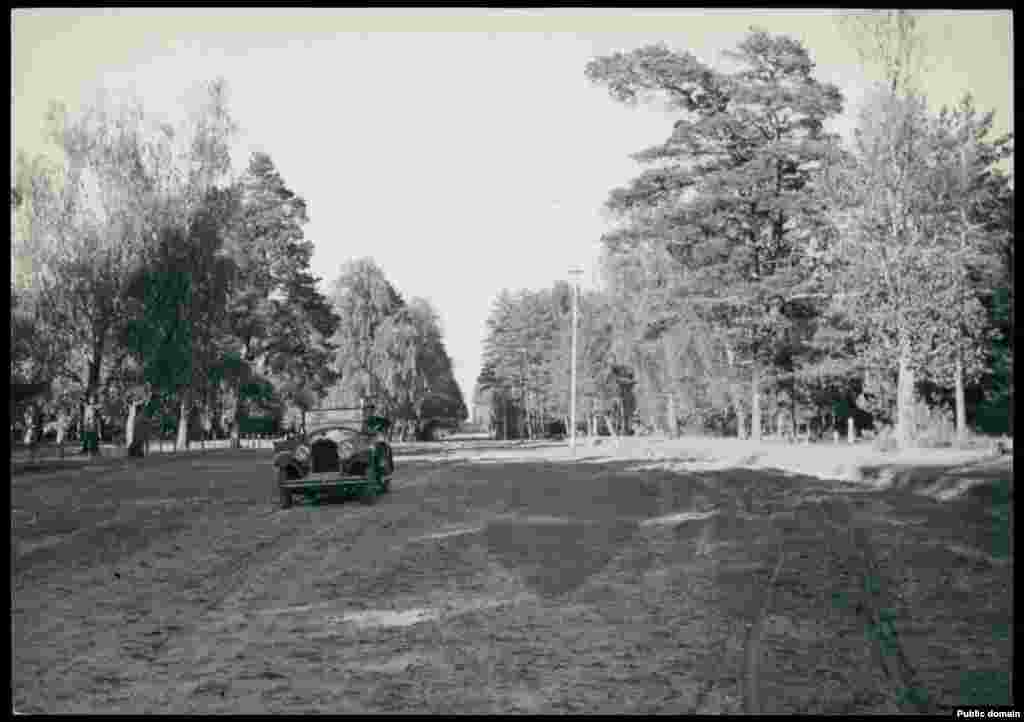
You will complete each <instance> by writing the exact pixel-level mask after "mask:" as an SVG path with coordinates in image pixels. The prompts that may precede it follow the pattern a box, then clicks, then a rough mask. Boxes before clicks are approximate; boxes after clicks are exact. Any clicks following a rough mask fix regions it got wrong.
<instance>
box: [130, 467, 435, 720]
mask: <svg viewBox="0 0 1024 722" xmlns="http://www.w3.org/2000/svg"><path fill="white" fill-rule="evenodd" d="M448 471H449V469H446V468H441V469H436V470H434V471H432V472H431V473H429V474H419V475H418V476H417V478H416V480H415V482H414V483H409V484H401V485H399V486H397V487H395V486H392V491H391V492H390V493H389V494H388V495H386V496H385V497H382V499H381V500H380V504H379V505H377V504H374V505H357V504H344V505H341V504H334V503H332V504H330V505H329V506H330V507H333V508H335V509H337V510H338V511H339V512H341V513H339V514H337V515H334V514H332V515H331V516H330V517H328V518H327V519H317V520H316V521H315V522H314V523H312V524H310V523H309V522H310V521H311V520H310V519H309V518H306V517H309V516H312V515H314V514H316V510H317V509H318V507H320V504H319V503H316V504H315V505H313V506H299V507H293V508H291V509H289V510H280V509H277V508H276V500H275V508H274V509H271V510H269V511H266V512H263V513H261V514H258V515H257V516H256V517H254V518H252V519H251V520H248V524H249V525H251V524H252V523H258V522H259V521H260V520H265V519H267V518H274V519H275V520H276V521H278V522H279V523H281V524H288V525H289V526H287V528H286V529H285V530H283V531H282V532H280V533H277V534H275V535H273V536H272V537H270V538H268V539H266V540H263V541H261V542H260V543H259V545H258V546H257V548H255V549H251V550H245V551H244V552H243V553H241V554H240V555H237V556H235V557H234V558H232V559H231V560H230V561H229V562H227V563H226V564H225V565H222V566H221V567H220V569H221V571H219V572H218V573H217V575H216V576H217V581H216V582H215V583H214V584H213V585H212V586H210V587H208V588H206V589H204V590H203V593H202V596H203V597H204V599H205V601H204V602H203V603H202V604H201V605H200V607H199V612H198V614H197V615H196V616H195V617H194V618H192V619H191V620H190V621H189V622H188V623H187V624H184V625H181V626H180V627H178V628H177V629H175V630H174V631H173V633H172V634H170V635H167V637H166V638H165V639H163V640H162V642H161V644H160V645H159V647H158V648H156V649H154V651H153V654H152V657H151V658H150V659H149V660H148V665H147V667H148V671H147V672H146V674H145V675H144V676H143V678H141V679H139V680H137V681H136V683H137V684H138V685H139V686H140V689H144V690H146V691H145V693H142V694H139V695H138V702H139V703H140V704H146V702H145V700H146V699H148V700H149V705H150V706H151V707H152V705H159V704H160V703H159V702H158V699H163V698H164V697H165V695H166V694H167V693H168V692H169V691H171V690H173V689H175V682H176V681H180V680H182V679H184V678H185V677H187V676H188V673H189V672H191V671H192V668H193V666H194V664H195V663H196V662H197V661H199V660H201V659H205V658H206V657H207V655H208V654H210V653H212V654H213V655H214V657H217V656H218V650H217V649H215V648H213V647H214V645H215V641H214V637H210V638H209V639H207V637H206V636H205V635H204V631H208V628H209V626H210V624H211V623H212V617H214V616H216V613H217V611H218V609H220V608H222V607H223V606H224V605H225V603H226V602H227V601H228V600H229V599H230V598H231V597H232V596H239V595H241V596H242V597H244V596H246V593H247V592H249V591H252V590H254V589H259V588H261V587H263V586H265V585H267V584H268V577H274V578H275V579H277V578H278V577H279V576H280V575H279V574H274V571H275V570H281V569H291V568H292V567H293V566H294V560H292V561H290V559H291V558H292V557H294V556H297V555H299V554H301V553H302V552H303V551H308V550H309V549H310V548H315V547H316V546H317V545H318V544H319V543H320V542H322V541H323V540H324V539H325V538H328V537H331V536H332V535H335V534H338V533H339V531H340V532H341V537H339V541H340V542H342V543H344V542H345V540H347V541H348V542H355V541H356V537H358V536H360V535H362V534H364V533H365V530H366V520H367V517H370V516H376V515H379V514H380V512H381V511H385V516H390V515H388V514H387V513H386V510H387V506H386V504H387V501H388V500H389V499H390V498H391V497H392V496H393V495H394V494H395V493H396V492H398V493H400V492H401V490H402V489H403V488H409V487H410V486H413V485H417V486H418V485H420V484H423V483H430V482H431V481H433V480H434V479H435V478H436V477H438V476H440V475H441V474H444V473H446V472H448ZM410 481H411V480H410ZM325 506H326V505H325ZM396 510H397V511H398V512H399V513H400V515H402V516H409V515H410V514H412V513H413V511H414V510H412V509H410V508H408V507H406V506H404V505H403V506H400V507H396ZM346 528H348V529H350V530H351V531H346ZM353 535H354V536H353ZM230 536H231V534H227V535H223V536H222V537H221V538H228V537H230ZM350 536H352V538H349V537H350ZM258 612H259V610H257V609H255V608H251V607H250V606H249V605H245V604H244V603H243V605H242V607H241V608H240V609H239V610H238V612H237V613H238V614H241V615H242V616H243V617H251V616H252V615H254V614H257V615H258ZM134 636H138V635H137V634H136V635H134ZM214 636H215V635H214ZM189 640H191V643H189ZM172 650H177V652H178V653H180V654H181V656H180V657H178V658H176V659H168V658H167V655H168V653H170V652H171V651H172ZM222 651H223V650H222ZM175 656H177V655H175ZM208 661H209V660H208ZM157 678H159V679H157ZM268 679H269V678H268ZM160 680H162V682H161V681H160ZM217 684H221V683H217ZM198 689H199V688H197V690H198ZM203 689H205V687H203ZM197 693H198V691H197ZM160 708H161V709H162V708H163V707H162V706H160Z"/></svg>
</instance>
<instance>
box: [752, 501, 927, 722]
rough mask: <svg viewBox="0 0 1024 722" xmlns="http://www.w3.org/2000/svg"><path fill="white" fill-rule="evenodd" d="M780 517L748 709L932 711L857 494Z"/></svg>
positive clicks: (755, 639)
mask: <svg viewBox="0 0 1024 722" xmlns="http://www.w3.org/2000/svg"><path fill="white" fill-rule="evenodd" d="M777 523H778V525H779V532H780V535H781V539H782V542H781V545H780V549H779V552H778V562H777V566H776V571H775V574H774V575H773V578H772V580H771V582H770V583H769V585H768V587H767V588H766V589H765V590H764V591H763V593H762V598H763V601H762V602H761V604H760V608H759V609H758V611H757V612H756V613H755V615H754V617H753V618H752V620H751V622H750V623H749V624H750V626H749V628H748V635H747V640H746V643H745V647H746V649H745V668H744V707H745V709H746V711H747V712H748V713H752V714H763V713H783V712H785V713H797V714H799V713H808V712H812V713H822V712H823V713H839V712H844V711H854V710H864V709H872V710H877V711H897V710H900V711H910V712H927V711H929V710H930V709H931V707H930V705H929V703H928V702H927V697H926V695H924V694H923V693H922V692H923V690H921V688H920V687H919V685H918V684H917V682H916V677H915V674H914V670H913V667H912V665H911V664H910V662H909V661H908V659H907V657H906V654H905V652H904V651H903V649H902V647H901V646H900V643H899V638H898V634H897V633H896V624H895V622H896V621H897V620H896V619H895V618H894V614H893V612H892V610H893V608H894V607H893V604H892V603H891V599H890V597H889V595H888V593H887V591H886V589H885V585H884V582H883V580H882V578H881V575H880V572H879V569H878V567H877V564H876V563H875V561H874V559H875V552H874V550H873V548H872V545H871V540H870V535H869V534H868V532H867V530H866V529H865V527H864V526H863V525H862V524H861V523H859V522H858V520H857V517H856V515H855V514H854V513H853V511H852V510H851V509H850V505H849V503H848V501H847V500H845V499H843V498H841V496H840V495H839V494H835V495H832V498H831V499H825V500H818V501H816V502H811V503H802V504H800V505H798V506H797V508H796V509H794V510H793V514H792V516H791V517H789V516H783V517H782V518H781V519H780V520H779V522H777ZM816 689H817V692H816V691H815V690H816ZM816 698H817V700H820V703H821V704H826V705H827V707H826V708H824V709H822V708H819V707H816V706H815V704H817V703H816V702H815V701H814V700H815V699H816Z"/></svg>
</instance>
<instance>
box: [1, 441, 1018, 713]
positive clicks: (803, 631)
mask: <svg viewBox="0 0 1024 722" xmlns="http://www.w3.org/2000/svg"><path fill="white" fill-rule="evenodd" d="M667 443H668V444H669V446H665V445H662V446H661V447H660V448H659V447H658V445H657V444H651V443H647V444H640V443H633V440H623V443H622V444H620V445H619V446H618V448H616V449H614V450H610V449H611V447H610V446H607V445H605V444H602V445H600V446H597V447H589V448H582V447H581V448H580V449H578V450H577V460H576V461H575V462H573V461H571V460H570V455H569V451H568V449H567V448H566V446H565V445H564V444H563V445H560V446H559V445H553V444H532V445H531V444H523V445H520V444H503V443H497V442H486V441H476V442H464V443H457V442H451V443H439V444H420V445H410V446H402V447H399V448H397V449H396V463H397V467H398V468H397V471H396V477H395V480H394V486H393V488H392V493H391V494H389V495H387V496H385V497H382V498H381V499H380V501H379V502H378V503H377V504H376V505H372V506H366V505H360V504H340V503H324V504H319V505H310V506H299V507H294V508H292V509H290V510H287V511H281V510H278V509H277V508H276V507H275V505H274V489H273V485H272V474H271V467H270V464H269V461H270V453H269V452H266V451H258V450H253V451H236V452H231V451H212V452H207V453H205V454H196V455H188V456H180V457H177V458H174V457H171V456H169V455H166V456H165V455H161V458H159V460H158V459H157V458H155V457H154V458H148V459H145V460H130V461H121V462H118V463H109V464H102V463H101V464H93V465H87V466H82V465H79V466H78V467H75V468H63V469H56V470H51V471H39V472H35V473H19V474H17V475H14V476H13V477H12V550H11V562H12V640H13V662H14V665H13V670H14V671H13V682H12V690H13V698H14V705H15V709H16V710H18V711H20V712H50V713H62V712H63V713H66V712H90V713H97V712H109V713H122V712H124V713H127V712H142V713H146V712H150V713H154V712H155V713H165V712H184V713H190V712H192V713H202V712H209V713H244V712H254V713H287V712H340V713H360V712H368V713H372V712H431V713H472V712H480V713H493V712H611V713H614V712H656V713H695V712H696V713H728V712H740V711H760V712H767V713H771V712H782V713H797V712H811V713H814V712H817V713H850V712H867V713H870V712H886V711H931V712H934V711H939V710H941V709H943V708H946V707H950V706H953V705H957V704H971V703H975V704H980V703H1009V702H1010V701H1011V700H1010V694H1011V692H1010V690H1011V689H1012V686H1011V680H1010V670H1011V663H1010V662H1011V651H1012V638H1013V611H1012V610H1013V599H1012V570H1013V557H1012V550H1013V544H1012V493H1013V491H1012V489H1013V480H1012V478H1013V475H1012V467H1011V464H1010V459H1009V457H1004V459H1001V460H991V461H989V462H988V463H978V460H977V458H976V456H977V455H975V458H970V459H968V458H961V457H958V456H956V455H946V456H942V455H929V458H928V459H924V460H922V459H910V458H904V459H901V460H899V463H895V462H896V460H894V459H892V458H889V459H888V462H889V465H888V467H887V468H888V469H889V471H885V470H884V469H883V470H882V471H877V468H878V465H877V464H875V467H872V466H871V463H869V462H870V461H871V460H870V459H865V458H858V459H853V457H852V454H853V450H852V449H847V450H846V452H845V453H846V454H849V455H850V456H849V457H844V458H842V459H839V455H840V454H839V450H838V449H833V450H831V451H830V452H828V453H825V452H824V450H814V453H813V454H812V453H811V452H810V451H807V452H805V453H806V454H807V457H806V458H805V459H804V461H803V462H801V463H802V464H803V467H804V471H802V472H801V471H798V470H794V464H797V462H795V461H794V459H795V458H796V456H797V454H796V453H794V451H793V450H792V449H789V450H788V452H787V451H786V450H779V451H778V452H776V453H777V454H778V455H779V457H780V458H782V460H783V461H788V464H789V466H788V467H785V466H783V467H782V468H777V467H773V465H772V464H773V463H776V464H779V465H780V466H781V463H780V462H774V460H773V459H771V458H767V456H766V455H765V454H764V452H758V450H757V449H754V450H751V449H749V448H738V447H736V446H735V444H736V443H737V442H733V444H734V445H733V446H729V445H728V444H722V443H721V442H717V441H703V440H700V441H689V442H667ZM672 444H674V445H675V446H671V445H672ZM602 447H604V448H603V449H602ZM627 447H628V448H627ZM861 451H862V453H866V452H863V450H861ZM752 456H756V457H758V458H751V457H752ZM811 456H820V457H822V458H824V459H825V462H826V463H825V465H824V466H830V465H831V467H832V468H828V469H824V471H823V470H822V469H823V468H824V467H823V466H822V462H821V461H820V459H819V460H813V461H812V460H810V457H811ZM783 457H784V458H783ZM939 457H942V458H939ZM850 459H852V460H850ZM833 462H836V463H835V464H833ZM967 462H974V463H972V464H970V465H967ZM844 464H847V465H849V464H857V465H858V467H857V468H861V467H863V468H865V469H867V468H876V473H873V474H872V475H869V476H868V477H863V478H860V480H859V482H858V483H852V482H850V481H843V480H842V479H843V474H844V473H845V472H843V473H833V470H832V469H833V468H834V467H835V466H842V465H844ZM815 465H817V467H818V468H817V473H818V474H819V476H812V475H808V472H807V469H808V468H809V467H812V466H815ZM856 476H857V475H851V478H855V477H856ZM819 477H820V478H819ZM830 477H839V478H830Z"/></svg>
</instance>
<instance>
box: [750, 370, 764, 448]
mask: <svg viewBox="0 0 1024 722" xmlns="http://www.w3.org/2000/svg"><path fill="white" fill-rule="evenodd" d="M750 386H751V396H752V398H751V403H750V437H751V438H752V439H753V440H754V441H760V440H761V366H760V365H759V364H758V363H757V360H756V359H755V360H754V363H753V364H752V368H751V382H750Z"/></svg>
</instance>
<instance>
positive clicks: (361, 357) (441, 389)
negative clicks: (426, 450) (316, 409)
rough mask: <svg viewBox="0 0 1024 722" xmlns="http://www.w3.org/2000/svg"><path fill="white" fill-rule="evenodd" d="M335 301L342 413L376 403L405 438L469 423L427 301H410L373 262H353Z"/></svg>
mask: <svg viewBox="0 0 1024 722" xmlns="http://www.w3.org/2000/svg"><path fill="white" fill-rule="evenodd" d="M330 298H331V300H332V302H333V306H334V308H335V309H337V312H338V314H339V316H340V318H341V324H340V326H339V329H338V332H337V334H336V337H335V338H336V339H337V342H338V344H339V347H340V348H341V349H343V350H344V351H343V352H342V353H340V354H339V355H338V362H339V366H338V370H339V371H340V373H341V377H342V383H340V384H338V385H337V386H336V387H335V388H333V389H332V390H331V391H330V393H329V395H328V403H329V404H330V405H334V406H347V405H352V404H353V403H354V402H355V401H356V400H357V399H359V398H373V399H375V400H376V403H378V404H381V405H382V406H383V408H384V410H385V412H386V413H387V415H388V416H390V417H391V418H394V419H395V420H396V426H397V430H398V432H399V437H400V438H402V439H410V438H424V437H427V436H429V435H430V434H431V433H432V432H433V430H434V429H437V428H449V429H452V428H455V427H457V426H458V425H459V424H460V423H462V422H463V421H464V420H465V419H466V416H467V409H466V404H465V402H464V400H463V397H462V391H461V390H460V389H459V385H458V383H457V382H456V380H455V375H454V372H453V369H452V362H451V358H450V357H449V356H448V352H447V350H446V348H445V345H444V341H443V329H442V326H441V320H440V317H439V315H438V313H437V311H436V310H435V309H434V308H433V306H432V305H431V304H430V303H429V302H428V301H427V300H425V299H422V298H412V299H410V300H409V301H408V302H407V301H405V300H404V299H403V298H402V295H401V294H400V293H399V292H398V290H397V289H395V287H394V286H393V285H392V284H391V283H390V282H389V281H388V280H387V278H386V277H385V275H384V272H383V271H382V270H381V269H380V268H379V267H378V266H377V265H376V264H375V263H374V262H373V261H372V260H371V259H368V258H363V259H357V260H354V261H351V262H349V263H346V264H345V266H344V267H343V268H342V269H341V273H340V275H339V276H338V278H337V279H336V280H335V282H334V285H333V287H332V289H331V293H330Z"/></svg>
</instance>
